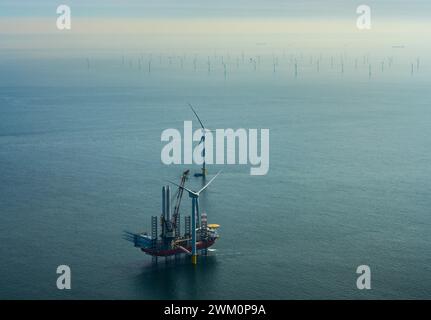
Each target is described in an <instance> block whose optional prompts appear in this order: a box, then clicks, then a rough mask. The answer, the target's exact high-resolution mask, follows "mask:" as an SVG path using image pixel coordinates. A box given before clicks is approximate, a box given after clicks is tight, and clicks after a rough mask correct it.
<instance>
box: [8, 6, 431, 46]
mask: <svg viewBox="0 0 431 320" xmlns="http://www.w3.org/2000/svg"><path fill="white" fill-rule="evenodd" d="M60 4H67V5H69V6H70V7H71V11H72V30H69V31H59V30H58V29H57V27H56V20H57V17H58V15H57V13H56V9H57V6H59V5H60ZM360 4H367V5H369V6H370V7H371V20H372V26H373V27H372V29H371V30H370V31H365V32H361V31H358V29H357V28H356V20H357V17H358V14H357V13H356V8H357V7H358V5H360ZM430 18H431V0H404V1H400V0H363V1H362V0H360V1H358V0H328V1H323V0H302V1H301V0H95V1H89V0H68V1H67V0H0V36H1V39H0V40H1V41H0V49H29V50H30V49H38V48H39V49H43V48H75V49H76V50H79V49H82V48H96V47H101V48H107V47H109V48H111V47H116V48H124V47H125V48H131V47H138V46H139V47H143V46H156V45H157V46H160V45H163V46H169V47H170V46H174V45H175V46H182V47H185V46H188V47H193V46H203V45H206V46H208V47H209V46H217V44H218V43H220V45H221V44H222V43H223V45H224V43H225V41H226V36H227V35H229V36H236V37H237V39H236V40H235V41H233V40H230V41H231V42H230V43H229V44H228V45H229V46H232V44H235V43H241V45H242V42H243V40H244V39H245V38H244V35H249V36H252V37H254V38H253V39H250V40H249V43H256V42H259V43H260V42H265V43H269V44H270V45H275V43H276V40H277V39H275V38H274V37H275V36H278V40H277V41H278V42H279V43H280V42H283V43H285V42H286V41H290V42H291V43H292V42H297V43H299V42H302V41H309V43H310V44H311V45H313V46H325V45H331V46H336V45H337V44H336V42H337V41H338V43H340V44H341V45H345V44H346V43H350V42H355V41H356V42H357V43H358V45H360V46H364V45H368V46H375V45H380V44H382V43H384V42H385V45H387V46H390V45H391V44H399V43H402V44H405V43H413V41H414V42H415V43H416V44H420V45H427V43H429V41H424V39H429V38H430V32H431V23H430V22H429V21H431V20H430ZM192 34H193V35H197V37H198V38H196V39H195V40H196V41H195V42H196V44H192V43H191V42H187V41H188V39H185V38H184V37H186V36H187V37H189V35H192ZM47 35H49V37H48V36H47ZM96 35H97V37H96ZM100 35H102V36H100ZM204 35H207V36H204ZM280 35H282V36H280ZM286 35H288V36H286ZM309 35H313V36H312V37H311V38H310V36H309ZM103 37H104V38H103ZM142 37H146V38H145V41H143V38H142ZM150 37H152V38H150ZM181 37H183V38H181ZM307 37H308V38H307ZM307 39H308V40H307ZM366 41H367V42H366Z"/></svg>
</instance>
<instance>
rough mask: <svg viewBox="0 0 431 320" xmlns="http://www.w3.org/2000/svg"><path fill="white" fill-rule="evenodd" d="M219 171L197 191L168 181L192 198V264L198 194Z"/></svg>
mask: <svg viewBox="0 0 431 320" xmlns="http://www.w3.org/2000/svg"><path fill="white" fill-rule="evenodd" d="M220 173H221V170H220V171H219V172H217V174H216V175H215V176H214V177H213V178H212V179H211V180H210V181H209V182H208V183H207V184H206V185H204V186H203V187H202V188H201V189H200V190H199V191H193V190H190V189H189V188H186V187H184V186H181V185H179V184H177V183H175V182H172V181H169V180H168V181H169V182H170V183H172V184H174V185H176V186H177V187H179V188H181V189H183V190H186V191H187V192H188V193H189V197H190V198H192V264H197V254H196V217H197V216H199V195H200V194H201V193H202V192H203V191H204V190H205V189H206V188H207V187H208V186H209V185H210V183H211V182H213V181H214V179H215V178H217V176H218V175H219V174H220Z"/></svg>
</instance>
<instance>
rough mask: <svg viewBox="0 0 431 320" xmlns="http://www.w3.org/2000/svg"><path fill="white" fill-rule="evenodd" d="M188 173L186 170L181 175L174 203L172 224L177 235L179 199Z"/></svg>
mask: <svg viewBox="0 0 431 320" xmlns="http://www.w3.org/2000/svg"><path fill="white" fill-rule="evenodd" d="M189 172H190V170H186V171H184V172H183V175H182V176H181V182H180V187H178V193H177V198H176V201H175V207H174V214H173V215H172V224H173V227H174V230H175V231H176V233H177V234H179V230H177V228H178V216H179V212H180V205H181V199H182V197H183V191H184V184H185V183H186V180H187V176H188V175H189Z"/></svg>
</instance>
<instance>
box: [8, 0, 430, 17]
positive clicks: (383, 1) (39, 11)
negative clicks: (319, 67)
mask: <svg viewBox="0 0 431 320" xmlns="http://www.w3.org/2000/svg"><path fill="white" fill-rule="evenodd" d="M60 4H67V5H70V6H71V7H72V10H73V14H74V15H75V16H76V17H118V18H120V17H121V18H125V17H142V18H209V17H212V18H226V17H236V18H239V17H243V18H256V17H260V18H262V17H265V18H271V17H276V18H289V17H290V18H292V17H296V18H316V17H318V18H322V19H326V18H327V19H330V18H344V19H348V18H349V17H350V16H352V15H355V8H356V7H357V6H358V5H360V4H367V5H369V6H371V7H372V9H373V13H374V14H375V15H376V16H380V17H387V18H407V19H412V18H414V19H427V18H428V19H429V18H431V17H430V16H431V1H430V0H404V1H400V0H363V1H358V0H326V1H322V0H216V1H215V0H117V1H115V0H94V1H89V0H68V1H66V0H36V1H35V0H2V1H1V2H0V16H2V17H33V18H36V17H49V16H51V15H52V14H53V12H54V13H55V9H56V7H57V6H58V5H60Z"/></svg>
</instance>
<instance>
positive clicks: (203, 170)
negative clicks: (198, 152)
mask: <svg viewBox="0 0 431 320" xmlns="http://www.w3.org/2000/svg"><path fill="white" fill-rule="evenodd" d="M189 106H190V109H192V111H193V113H194V114H195V116H196V118H197V119H198V121H199V124H200V125H201V127H202V137H201V140H200V141H199V143H198V145H199V144H201V143H203V148H202V158H203V162H202V173H195V174H194V176H195V177H204V178H205V176H206V175H207V169H206V167H205V134H206V132H208V131H209V132H211V130H209V129H207V128H205V126H204V125H203V123H202V121H201V119H200V118H199V116H198V114H197V113H196V111H195V109H193V106H192V105H191V104H190V103H189Z"/></svg>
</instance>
